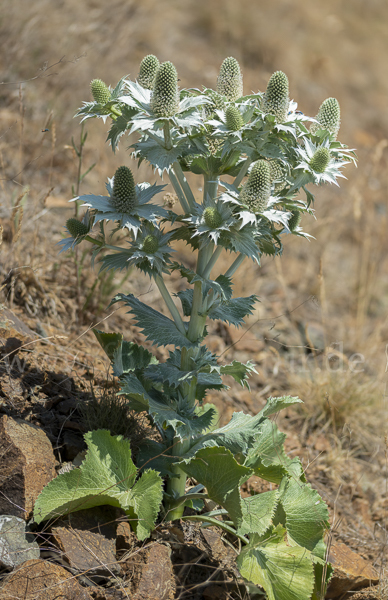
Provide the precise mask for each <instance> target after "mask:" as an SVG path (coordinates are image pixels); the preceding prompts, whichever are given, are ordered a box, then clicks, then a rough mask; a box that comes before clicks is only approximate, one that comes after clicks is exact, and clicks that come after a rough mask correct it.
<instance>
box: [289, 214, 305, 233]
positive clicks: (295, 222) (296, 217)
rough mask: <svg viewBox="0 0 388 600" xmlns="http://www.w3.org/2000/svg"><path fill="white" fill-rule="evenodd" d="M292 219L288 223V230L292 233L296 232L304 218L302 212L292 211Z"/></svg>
mask: <svg viewBox="0 0 388 600" xmlns="http://www.w3.org/2000/svg"><path fill="white" fill-rule="evenodd" d="M291 215H292V216H291V217H290V220H289V221H288V228H289V230H290V231H295V229H296V228H297V227H298V226H299V224H300V221H301V218H302V213H301V212H300V210H292V211H291Z"/></svg>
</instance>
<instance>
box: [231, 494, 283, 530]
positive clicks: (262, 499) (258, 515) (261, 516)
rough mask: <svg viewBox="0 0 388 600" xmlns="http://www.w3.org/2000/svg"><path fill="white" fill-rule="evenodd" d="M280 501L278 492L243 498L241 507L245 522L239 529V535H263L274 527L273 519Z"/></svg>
mask: <svg viewBox="0 0 388 600" xmlns="http://www.w3.org/2000/svg"><path fill="white" fill-rule="evenodd" d="M278 501H279V494H278V491H277V490H274V491H272V492H264V493H262V494H256V495H255V496H249V497H248V498H243V499H242V505H241V507H242V511H243V522H242V524H241V525H240V527H239V528H238V533H240V534H241V535H246V534H248V533H249V534H251V533H258V534H259V535H263V533H265V532H266V531H267V529H268V528H269V527H270V526H271V525H272V518H273V516H274V514H275V510H276V506H277V503H278Z"/></svg>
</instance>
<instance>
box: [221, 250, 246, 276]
mask: <svg viewBox="0 0 388 600" xmlns="http://www.w3.org/2000/svg"><path fill="white" fill-rule="evenodd" d="M245 259H246V255H245V254H239V255H238V257H237V258H236V260H235V261H234V262H233V263H232V264H231V265H230V267H229V269H228V270H227V271H226V273H225V277H232V276H233V275H234V274H235V272H236V271H237V269H238V268H239V266H240V265H241V263H242V262H243V261H244V260H245Z"/></svg>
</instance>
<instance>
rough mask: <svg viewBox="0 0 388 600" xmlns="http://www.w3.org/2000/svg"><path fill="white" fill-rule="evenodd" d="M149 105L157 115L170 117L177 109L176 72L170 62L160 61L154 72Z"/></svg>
mask: <svg viewBox="0 0 388 600" xmlns="http://www.w3.org/2000/svg"><path fill="white" fill-rule="evenodd" d="M151 105H152V110H153V111H154V113H155V114H156V115H157V116H158V117H172V116H173V115H175V113H176V112H177V110H178V107H179V93H178V73H177V72H176V68H175V67H174V65H173V64H172V63H171V62H164V63H162V64H161V65H160V67H159V69H158V70H157V72H156V76H155V84H154V88H153V94H152V100H151Z"/></svg>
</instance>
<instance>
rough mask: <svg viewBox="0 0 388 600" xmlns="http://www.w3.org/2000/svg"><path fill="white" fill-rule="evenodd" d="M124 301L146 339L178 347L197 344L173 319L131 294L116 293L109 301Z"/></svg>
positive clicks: (158, 344)
mask: <svg viewBox="0 0 388 600" xmlns="http://www.w3.org/2000/svg"><path fill="white" fill-rule="evenodd" d="M115 302H124V303H125V304H126V305H127V306H129V307H130V309H131V310H130V311H129V312H131V313H132V314H133V315H134V317H135V320H136V322H137V323H138V327H140V328H141V329H142V330H143V333H144V335H145V336H146V338H147V340H151V341H152V342H153V343H154V344H156V345H157V346H167V345H169V344H172V345H173V346H176V347H178V348H194V347H195V346H196V345H197V344H195V343H194V342H190V340H188V339H187V337H185V336H184V335H183V334H182V333H181V332H180V331H179V329H178V328H177V326H176V325H175V323H174V321H172V320H171V319H169V318H168V317H166V316H165V315H163V314H162V313H160V312H158V311H157V310H154V309H153V308H151V307H150V306H147V304H144V303H143V302H140V300H138V299H137V298H136V297H135V296H134V295H133V294H128V295H125V294H117V296H115V297H114V298H113V300H112V302H111V304H114V303H115Z"/></svg>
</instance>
